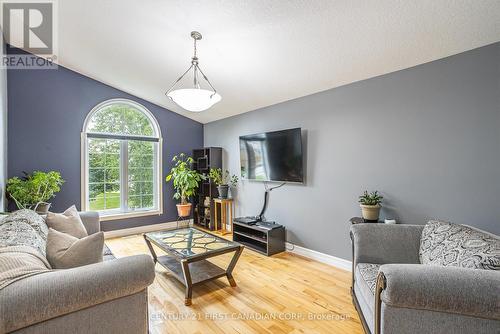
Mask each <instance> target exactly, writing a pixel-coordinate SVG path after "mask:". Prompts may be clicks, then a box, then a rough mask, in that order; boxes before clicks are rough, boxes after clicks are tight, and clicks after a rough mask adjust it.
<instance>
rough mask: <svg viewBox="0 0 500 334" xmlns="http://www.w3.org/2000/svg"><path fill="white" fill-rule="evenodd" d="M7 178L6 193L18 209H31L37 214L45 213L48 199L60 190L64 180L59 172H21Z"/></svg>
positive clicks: (48, 205) (47, 208)
mask: <svg viewBox="0 0 500 334" xmlns="http://www.w3.org/2000/svg"><path fill="white" fill-rule="evenodd" d="M23 174H24V176H23V177H21V178H19V177H17V176H15V177H12V178H10V179H8V180H7V187H6V190H7V193H8V195H9V197H10V198H11V199H12V200H13V201H14V202H15V203H16V206H17V208H18V209H32V210H35V211H36V212H37V213H39V214H46V213H47V212H48V211H49V208H50V205H51V203H49V202H48V201H49V200H50V199H51V198H53V197H55V195H56V193H58V192H59V191H61V185H62V184H63V183H64V180H63V179H62V177H61V174H60V173H59V172H54V171H51V172H47V173H45V172H40V171H35V172H33V173H32V174H28V173H26V172H23Z"/></svg>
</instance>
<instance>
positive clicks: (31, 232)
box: [0, 210, 48, 256]
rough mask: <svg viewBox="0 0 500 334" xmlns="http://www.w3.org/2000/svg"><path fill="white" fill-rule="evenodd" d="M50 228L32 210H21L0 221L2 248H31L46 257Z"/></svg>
mask: <svg viewBox="0 0 500 334" xmlns="http://www.w3.org/2000/svg"><path fill="white" fill-rule="evenodd" d="M47 234H48V228H47V226H46V225H45V223H44V221H43V218H42V217H40V216H39V215H38V214H37V213H36V212H35V211H32V210H19V211H16V212H13V213H12V214H10V215H9V216H8V217H6V218H3V219H2V220H1V221H0V247H8V246H29V247H33V248H35V249H36V250H37V251H38V252H40V254H42V255H43V256H45V245H46V243H47Z"/></svg>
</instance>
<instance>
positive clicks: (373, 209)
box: [359, 204, 381, 220]
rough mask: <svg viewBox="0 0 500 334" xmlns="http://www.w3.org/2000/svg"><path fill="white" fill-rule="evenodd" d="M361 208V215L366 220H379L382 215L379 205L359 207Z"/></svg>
mask: <svg viewBox="0 0 500 334" xmlns="http://www.w3.org/2000/svg"><path fill="white" fill-rule="evenodd" d="M359 206H360V207H361V214H362V215H363V218H364V219H365V220H378V217H379V215H380V208H381V207H380V204H377V205H363V204H360V205H359Z"/></svg>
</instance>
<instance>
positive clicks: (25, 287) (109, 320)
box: [0, 212, 154, 334]
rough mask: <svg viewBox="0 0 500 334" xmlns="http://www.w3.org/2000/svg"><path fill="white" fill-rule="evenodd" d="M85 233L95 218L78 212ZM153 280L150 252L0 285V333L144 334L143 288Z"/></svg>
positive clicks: (145, 303) (96, 225)
mask: <svg viewBox="0 0 500 334" xmlns="http://www.w3.org/2000/svg"><path fill="white" fill-rule="evenodd" d="M80 216H81V218H82V221H83V223H84V225H85V228H86V230H87V232H88V234H89V235H90V234H93V233H96V232H98V231H100V222H99V216H98V214H97V213H94V212H86V213H81V214H80ZM153 280H154V264H153V261H152V259H151V257H150V256H148V255H137V256H130V257H125V258H120V259H115V258H114V257H113V256H112V255H111V253H110V252H105V254H104V262H101V263H96V264H91V265H86V266H82V267H77V268H72V269H63V270H50V271H47V272H44V273H40V274H37V275H33V276H29V277H26V278H22V279H20V280H18V281H15V282H14V283H12V284H10V285H7V286H6V287H4V288H3V289H0V333H2V334H3V333H11V332H12V333H56V334H57V333H72V334H77V333H82V334H83V333H120V334H127V333H134V334H136V333H147V332H148V296H147V287H148V286H149V285H150V284H151V283H152V282H153Z"/></svg>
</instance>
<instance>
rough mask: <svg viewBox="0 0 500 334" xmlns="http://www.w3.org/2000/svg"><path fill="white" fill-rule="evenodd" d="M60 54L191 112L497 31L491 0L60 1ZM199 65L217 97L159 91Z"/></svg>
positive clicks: (303, 88) (287, 93)
mask: <svg viewBox="0 0 500 334" xmlns="http://www.w3.org/2000/svg"><path fill="white" fill-rule="evenodd" d="M58 2H59V63H60V64H61V65H63V66H66V67H68V68H70V69H72V70H75V71H77V72H80V73H82V74H85V75H88V76H89V77H92V78H94V79H97V80H99V81H102V82H104V83H107V84H109V85H111V86H113V87H116V88H119V89H121V90H123V91H126V92H129V93H132V94H134V95H136V96H138V97H141V98H144V99H146V100H149V101H151V102H153V103H156V104H158V105H161V106H164V107H165V108H168V109H170V110H173V111H175V112H178V113H180V114H182V115H185V116H187V117H189V118H192V119H195V120H197V121H200V122H202V123H207V122H211V121H214V120H217V119H221V118H225V117H229V116H232V115H236V114H240V113H244V112H247V111H250V110H254V109H257V108H261V107H264V106H269V105H272V104H275V103H278V102H282V101H286V100H290V99H293V98H297V97H301V96H305V95H309V94H311V93H315V92H319V91H323V90H327V89H330V88H333V87H337V86H341V85H345V84H348V83H351V82H354V81H359V80H363V79H367V78H370V77H374V76H377V75H381V74H384V73H389V72H393V71H396V70H400V69H404V68H408V67H411V66H415V65H418V64H422V63H426V62H429V61H432V60H435V59H439V58H443V57H446V56H449V55H453V54H457V53H460V52H463V51H466V50H470V49H473V48H477V47H480V46H483V45H487V44H490V43H494V42H497V41H500V1H498V0H481V1H478V0H467V1H466V0H419V1H414V0H405V1H396V0H370V1H367V0H309V1H306V0H274V1H269V0H268V1H265V0H246V1H244V0H239V1H236V0H218V1H215V0H210V1H208V0H198V1H189V0H168V1H165V0H158V1H154V0H148V1H138V0H104V1H103V0H64V1H58ZM192 30H198V31H200V32H201V33H202V34H203V40H202V41H201V42H200V43H199V46H198V51H199V58H200V66H201V67H202V69H203V70H204V72H205V74H207V76H208V77H209V78H210V80H211V82H212V83H213V84H214V86H215V87H216V88H217V90H218V91H219V92H220V94H221V95H222V101H221V102H220V103H218V104H217V105H215V106H214V107H213V108H211V109H209V110H207V111H205V112H202V113H199V114H195V113H190V112H185V111H182V110H181V109H180V108H178V107H176V106H175V105H174V104H173V103H172V102H170V100H169V99H168V98H167V97H166V96H165V95H164V93H165V91H166V90H167V89H168V88H169V87H170V85H171V84H172V82H173V81H174V80H175V79H176V78H177V77H178V76H179V75H180V74H181V73H182V72H183V71H184V70H185V69H186V68H187V67H188V66H189V62H190V57H191V54H192V40H191V38H190V37H189V35H190V32H191V31H192Z"/></svg>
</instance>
